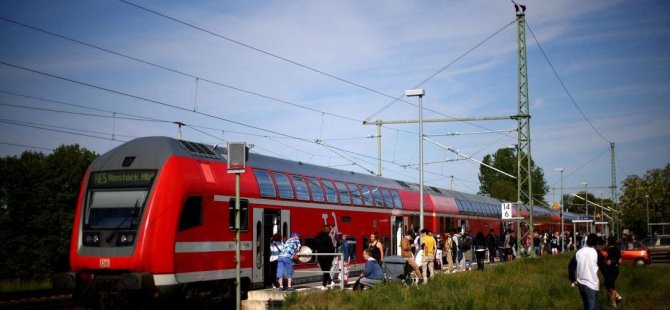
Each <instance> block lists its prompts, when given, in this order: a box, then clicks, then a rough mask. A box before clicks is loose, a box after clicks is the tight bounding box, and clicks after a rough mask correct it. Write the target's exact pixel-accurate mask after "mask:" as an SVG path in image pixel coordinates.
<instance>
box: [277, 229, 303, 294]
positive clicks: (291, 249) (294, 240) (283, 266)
mask: <svg viewBox="0 0 670 310" xmlns="http://www.w3.org/2000/svg"><path fill="white" fill-rule="evenodd" d="M299 250H300V233H297V232H293V233H291V238H289V239H288V240H286V242H284V246H283V248H282V250H281V253H280V254H279V259H278V261H279V263H278V264H277V280H278V281H279V288H277V289H278V290H280V291H284V290H289V291H293V290H295V289H294V288H293V286H292V284H293V256H294V255H295V254H296V253H298V251H299ZM284 274H286V278H287V281H288V283H287V285H288V287H287V288H284V286H283V285H282V284H283V283H282V281H283V279H282V277H284Z"/></svg>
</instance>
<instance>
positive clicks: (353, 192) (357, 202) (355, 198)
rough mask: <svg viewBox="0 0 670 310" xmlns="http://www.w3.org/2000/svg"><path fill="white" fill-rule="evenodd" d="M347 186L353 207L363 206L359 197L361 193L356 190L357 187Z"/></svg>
mask: <svg viewBox="0 0 670 310" xmlns="http://www.w3.org/2000/svg"><path fill="white" fill-rule="evenodd" d="M347 186H348V187H349V190H350V191H351V202H352V203H353V204H354V205H355V206H361V205H363V199H362V196H361V191H360V189H359V188H358V185H356V184H351V183H347Z"/></svg>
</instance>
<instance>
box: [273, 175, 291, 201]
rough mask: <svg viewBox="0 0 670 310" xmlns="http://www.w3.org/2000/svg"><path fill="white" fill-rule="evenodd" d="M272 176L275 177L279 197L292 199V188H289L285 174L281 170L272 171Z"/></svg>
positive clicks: (289, 184)
mask: <svg viewBox="0 0 670 310" xmlns="http://www.w3.org/2000/svg"><path fill="white" fill-rule="evenodd" d="M272 176H274V177H275V182H277V189H279V198H283V199H293V188H291V183H290V182H289V181H288V177H287V176H286V174H283V173H281V172H273V173H272Z"/></svg>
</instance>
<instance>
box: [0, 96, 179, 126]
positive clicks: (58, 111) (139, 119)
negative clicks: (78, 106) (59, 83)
mask: <svg viewBox="0 0 670 310" xmlns="http://www.w3.org/2000/svg"><path fill="white" fill-rule="evenodd" d="M0 106H5V107H12V108H19V109H29V110H36V111H44V112H54V113H63V114H72V115H80V116H90V117H101V118H115V119H123V120H132V121H142V122H159V123H172V122H171V121H165V120H158V119H148V118H144V117H141V116H137V117H123V116H113V115H101V114H93V113H83V112H72V111H63V110H56V109H47V108H38V107H28V106H20V105H16V104H11V103H2V101H0ZM119 114H121V113H119ZM124 115H126V114H124Z"/></svg>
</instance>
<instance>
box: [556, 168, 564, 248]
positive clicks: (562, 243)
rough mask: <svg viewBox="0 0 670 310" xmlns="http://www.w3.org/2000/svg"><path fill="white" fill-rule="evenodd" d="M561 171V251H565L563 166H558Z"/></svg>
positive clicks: (557, 169)
mask: <svg viewBox="0 0 670 310" xmlns="http://www.w3.org/2000/svg"><path fill="white" fill-rule="evenodd" d="M554 170H555V171H558V172H560V173H561V253H563V252H565V221H564V220H563V168H556V169H554Z"/></svg>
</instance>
